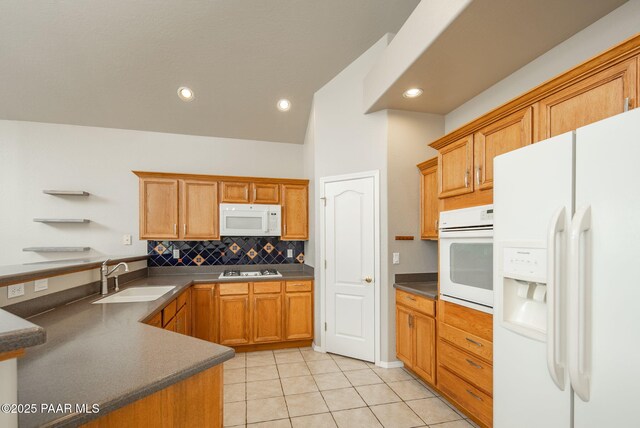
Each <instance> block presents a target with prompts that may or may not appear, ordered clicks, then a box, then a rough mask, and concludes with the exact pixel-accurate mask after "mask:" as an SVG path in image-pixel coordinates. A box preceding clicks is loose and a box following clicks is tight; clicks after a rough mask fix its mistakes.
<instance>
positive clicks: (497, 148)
mask: <svg viewBox="0 0 640 428" xmlns="http://www.w3.org/2000/svg"><path fill="white" fill-rule="evenodd" d="M532 113H533V108H532V107H528V108H526V109H523V110H520V111H518V112H516V113H514V114H512V115H510V116H507V117H505V118H504V119H501V120H498V121H496V122H494V123H492V124H490V125H488V126H486V127H484V128H483V129H481V130H480V131H478V132H476V134H475V135H474V137H473V145H474V151H475V154H474V160H475V170H474V177H473V178H474V180H475V185H476V190H487V189H492V188H493V158H495V157H496V156H499V155H501V154H503V153H507V152H510V151H512V150H516V149H519V148H520V147H524V146H526V145H528V144H531V142H532V140H533V125H532Z"/></svg>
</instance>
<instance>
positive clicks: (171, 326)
mask: <svg viewBox="0 0 640 428" xmlns="http://www.w3.org/2000/svg"><path fill="white" fill-rule="evenodd" d="M176 321H177V320H176V317H173V318H171V320H170V321H169V322H168V323H167V324H166V325H165V326H164V329H165V330H169V331H176V328H177V324H176Z"/></svg>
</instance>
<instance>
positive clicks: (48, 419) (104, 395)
mask: <svg viewBox="0 0 640 428" xmlns="http://www.w3.org/2000/svg"><path fill="white" fill-rule="evenodd" d="M164 272H166V274H164ZM185 272H186V273H185ZM194 272H203V273H194ZM221 272H222V270H221V269H218V268H215V269H213V268H212V269H209V270H207V269H200V270H197V271H195V270H185V269H182V268H176V269H171V268H157V269H150V270H149V273H150V276H149V277H147V278H142V279H137V280H135V281H132V282H129V283H127V284H126V285H124V286H122V287H121V289H125V288H128V287H145V286H160V285H174V286H176V288H175V289H173V290H172V291H171V292H169V293H167V294H165V295H163V296H162V297H160V298H159V299H157V300H155V301H152V302H140V303H112V304H93V302H95V301H96V300H99V299H100V298H102V297H103V296H100V295H99V294H94V295H91V296H87V297H85V298H84V299H81V300H78V301H75V302H72V303H69V304H67V305H64V306H61V307H58V308H55V309H53V310H51V311H49V312H45V313H43V314H40V315H37V316H34V317H31V318H30V319H29V321H31V322H32V323H34V324H37V325H39V326H41V327H43V328H44V329H45V330H46V333H47V342H46V343H45V344H43V345H40V346H35V347H33V348H31V349H30V350H29V352H27V354H26V356H25V357H23V358H21V359H20V360H18V399H19V402H20V403H36V404H38V406H39V405H40V403H52V404H58V403H60V404H65V403H73V404H74V406H75V403H88V404H89V405H91V404H94V403H95V404H98V405H99V406H100V413H98V414H95V415H92V414H81V413H69V414H50V413H32V414H21V415H20V418H19V423H20V426H21V427H33V426H42V425H44V426H76V425H79V424H82V423H85V422H87V421H89V420H91V419H94V418H96V417H100V416H103V415H104V414H106V413H108V412H110V411H113V410H116V409H117V408H120V407H123V406H125V405H127V404H129V403H131V402H133V401H136V400H138V399H140V398H142V397H144V396H147V395H150V394H151V393H153V392H156V391H158V390H161V389H163V388H166V387H167V386H169V385H172V384H174V383H177V382H179V381H181V380H184V379H186V378H188V377H190V376H193V375H194V374H196V373H198V372H201V371H203V370H206V369H208V368H210V367H213V366H215V365H218V364H221V363H222V362H224V361H226V360H228V359H230V358H232V357H233V355H234V351H233V349H231V348H228V347H226V346H221V345H217V344H215V343H211V342H207V341H203V340H200V339H196V338H193V337H190V336H184V335H181V334H178V333H174V332H170V331H166V330H163V329H160V328H156V327H152V326H150V325H146V324H144V323H143V322H141V321H146V320H148V319H150V318H152V317H153V315H155V314H156V313H158V312H160V310H162V308H163V307H164V306H166V304H167V303H169V302H170V301H171V300H173V299H174V298H175V297H177V295H178V294H180V293H181V292H182V291H183V290H185V289H186V288H188V287H189V286H191V285H193V284H198V283H219V282H229V281H231V282H234V281H235V282H237V281H239V280H240V281H242V280H243V279H241V278H234V279H233V280H221V279H220V278H219V275H220V273H221ZM281 273H282V278H277V279H281V280H285V281H286V280H304V279H313V272H312V270H308V269H306V266H298V267H296V269H293V267H291V268H290V269H287V268H282V269H281ZM273 280H274V278H271V277H266V278H261V279H257V278H256V279H254V278H251V281H252V282H256V281H273ZM110 294H113V293H110Z"/></svg>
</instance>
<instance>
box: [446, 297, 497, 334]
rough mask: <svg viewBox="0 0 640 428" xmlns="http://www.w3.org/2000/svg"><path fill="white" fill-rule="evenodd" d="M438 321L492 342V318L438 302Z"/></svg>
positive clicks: (485, 314) (453, 304) (482, 313)
mask: <svg viewBox="0 0 640 428" xmlns="http://www.w3.org/2000/svg"><path fill="white" fill-rule="evenodd" d="M439 302H440V308H439V311H438V320H439V321H440V322H443V323H445V324H448V325H450V326H452V327H455V328H458V329H460V330H464V331H466V332H469V333H471V334H473V335H475V336H478V337H480V338H482V339H484V340H485V341H488V342H492V341H493V316H492V315H491V314H487V313H485V312H480V311H476V310H474V309H470V308H467V307H465V306H460V305H456V304H455V303H450V302H445V301H443V300H440V301H439Z"/></svg>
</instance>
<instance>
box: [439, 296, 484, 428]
mask: <svg viewBox="0 0 640 428" xmlns="http://www.w3.org/2000/svg"><path fill="white" fill-rule="evenodd" d="M436 385H437V388H438V389H439V390H440V391H441V392H442V394H443V395H444V396H445V397H446V398H448V399H449V400H451V401H452V402H453V403H454V404H456V406H458V408H460V410H462V411H463V412H465V413H466V414H468V415H469V416H470V417H471V418H472V419H473V420H474V421H476V422H477V423H479V424H481V425H483V426H487V427H490V426H492V424H493V398H492V397H493V316H492V315H490V314H487V313H484V312H480V311H476V310H473V309H470V308H467V307H464V306H460V305H456V304H454V303H449V302H444V301H440V302H439V306H438V372H437V383H436Z"/></svg>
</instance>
